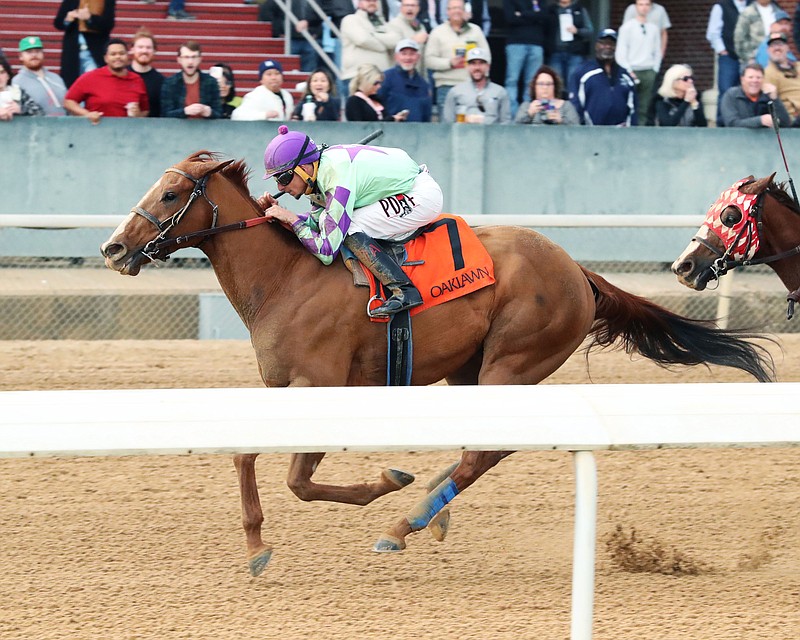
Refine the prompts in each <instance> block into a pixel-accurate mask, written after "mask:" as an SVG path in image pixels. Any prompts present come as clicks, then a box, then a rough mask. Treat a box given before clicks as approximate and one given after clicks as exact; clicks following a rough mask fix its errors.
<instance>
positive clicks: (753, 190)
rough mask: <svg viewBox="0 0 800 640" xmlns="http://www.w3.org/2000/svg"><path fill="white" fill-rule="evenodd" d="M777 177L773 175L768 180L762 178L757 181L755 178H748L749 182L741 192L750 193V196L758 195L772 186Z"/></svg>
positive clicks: (740, 189) (740, 188)
mask: <svg viewBox="0 0 800 640" xmlns="http://www.w3.org/2000/svg"><path fill="white" fill-rule="evenodd" d="M774 177H775V174H774V173H773V174H772V175H771V176H767V177H766V178H760V179H758V180H756V179H755V178H754V177H753V176H748V177H747V182H745V183H744V184H743V185H742V186H741V187H739V191H741V192H742V193H749V194H757V193H761V192H762V191H764V190H765V189H766V188H767V187H768V186H769V185H770V184H772V179H773V178H774Z"/></svg>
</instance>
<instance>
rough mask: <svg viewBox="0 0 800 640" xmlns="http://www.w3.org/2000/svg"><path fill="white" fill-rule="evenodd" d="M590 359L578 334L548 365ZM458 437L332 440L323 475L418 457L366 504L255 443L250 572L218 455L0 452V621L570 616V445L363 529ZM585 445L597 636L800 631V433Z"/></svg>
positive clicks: (73, 363)
mask: <svg viewBox="0 0 800 640" xmlns="http://www.w3.org/2000/svg"><path fill="white" fill-rule="evenodd" d="M780 338H781V341H782V343H783V347H784V349H785V352H786V356H785V358H784V357H782V356H780V355H779V354H778V353H777V351H776V352H775V353H776V356H777V358H776V359H777V364H778V370H779V377H780V380H782V381H800V357H798V354H800V337H798V336H796V335H784V336H781V337H780ZM0 371H2V377H1V378H0V390H12V389H78V388H84V389H85V388H126V387H131V388H142V387H218V386H219V387H224V386H230V387H237V386H258V385H259V380H258V376H257V370H256V366H255V361H254V358H253V356H252V354H251V351H250V346H249V344H248V343H244V342H241V343H240V342H214V343H209V342H202V343H201V342H193V341H176V342H69V341H64V342H25V343H19V342H0ZM590 374H591V377H592V381H594V382H596V383H606V382H699V381H709V380H714V381H719V382H727V381H743V380H745V379H746V378H745V377H744V376H743V375H740V374H734V373H729V372H726V371H721V370H715V371H712V372H709V371H707V370H705V369H694V370H690V371H688V372H687V371H681V372H673V373H670V372H665V371H662V370H660V369H658V368H656V367H654V366H652V365H651V364H650V363H647V362H643V361H636V362H631V361H630V360H629V359H628V357H627V356H625V355H624V354H619V353H602V354H594V355H593V356H591V358H590ZM588 381H589V379H588V377H587V375H586V366H585V361H584V360H583V358H582V356H575V357H573V359H571V360H570V361H569V362H568V363H567V364H566V365H565V367H564V368H563V369H562V371H560V372H559V373H558V374H557V375H556V376H554V377H553V378H552V379H551V380H550V382H553V383H576V382H588ZM709 402H710V403H713V402H714V398H709ZM142 409H143V411H145V410H146V407H143V408H142ZM408 413H409V415H413V410H409V411H408ZM231 416H232V419H235V407H231ZM113 420H114V416H113V415H110V416H109V422H111V421H113ZM751 426H752V428H753V429H758V425H757V424H753V425H751ZM456 458H457V454H455V453H445V454H404V455H389V454H373V455H357V454H339V455H331V456H329V457H328V458H326V459H325V461H324V462H323V464H322V465H321V466H320V469H319V471H318V472H317V476H316V477H318V478H319V479H320V480H321V481H326V482H331V483H350V482H357V481H362V480H368V479H374V478H377V476H378V474H379V473H380V470H381V468H382V467H383V466H386V465H389V464H392V465H394V466H398V467H400V468H402V469H407V470H409V471H412V472H414V473H415V474H417V477H418V481H417V482H416V483H415V484H412V485H411V486H410V487H408V488H407V489H405V490H404V491H401V492H398V493H394V494H390V495H389V496H387V497H385V498H384V499H383V500H380V501H378V502H376V503H373V504H372V505H369V506H367V507H361V508H359V507H352V506H346V505H338V504H328V503H303V502H300V501H299V500H297V499H296V498H294V496H293V495H292V494H291V493H290V492H289V490H288V488H287V487H286V485H285V484H284V478H285V475H286V469H287V466H288V456H285V455H275V456H261V457H260V458H259V467H258V470H259V478H260V490H261V498H262V503H263V505H264V510H265V518H266V521H265V539H266V540H268V541H269V542H270V543H271V544H273V545H274V547H275V555H274V556H273V559H272V562H271V564H270V565H269V567H268V568H267V570H266V572H265V573H264V574H263V575H262V576H261V577H259V578H251V577H250V576H249V574H248V572H247V568H246V565H245V557H244V536H243V533H242V531H241V526H240V511H239V498H238V489H237V482H236V476H235V472H234V469H233V465H232V464H231V461H230V458H229V457H227V456H185V457H176V456H164V457H156V456H153V457H131V458H85V459H44V460H0V493H1V494H2V496H3V499H2V502H1V503H0V504H1V505H2V506H0V540H2V543H0V544H1V545H2V546H1V547H0V549H2V557H1V558H0V593H1V594H2V596H1V597H0V638H1V639H3V640H7V639H20V640H22V639H25V640H39V639H41V640H45V639H55V638H75V639H81V640H83V639H88V638H91V639H96V638H97V639H114V640H116V639H144V638H147V639H154V640H155V639H158V640H172V639H179V638H198V639H209V640H212V639H214V640H226V639H229V638H230V639H232V638H265V639H280V640H300V639H303V640H306V639H308V638H319V639H322V640H325V639H329V638H330V639H339V638H341V639H354V640H355V639H390V638H391V639H393V640H395V639H397V640H403V639H406V638H408V639H411V638H442V639H445V640H449V639H454V640H456V639H457V640H467V639H506V640H518V639H520V638H535V639H536V640H556V639H558V640H561V639H564V638H568V637H569V612H570V588H571V570H572V567H571V557H572V519H573V480H574V478H573V472H572V461H571V457H570V455H569V454H566V453H525V454H517V455H514V456H512V457H511V458H509V459H508V460H506V461H504V462H502V463H501V464H500V465H499V466H498V467H497V468H495V469H494V470H492V471H491V472H489V473H488V474H487V475H486V476H485V477H484V478H483V479H482V480H481V481H480V482H479V483H478V484H476V485H475V486H474V487H472V488H470V489H469V490H468V491H466V492H465V493H464V494H462V495H461V496H459V497H458V498H457V499H456V501H455V502H454V504H453V522H452V528H451V531H450V534H449V537H448V539H447V540H446V541H445V542H444V543H443V544H440V543H437V542H435V541H434V540H433V539H432V538H431V537H430V535H428V533H427V532H424V531H423V532H421V533H419V534H417V535H416V536H413V537H410V538H409V548H408V549H407V550H406V551H405V552H404V553H402V554H397V555H378V554H373V553H372V552H371V551H370V547H371V545H372V543H373V541H374V540H375V538H376V537H377V536H378V534H379V533H380V532H381V531H382V529H383V528H384V527H385V526H386V525H387V524H388V523H390V522H392V521H394V520H395V519H396V518H397V517H398V516H400V515H402V514H403V513H405V512H406V511H407V510H408V508H409V507H410V506H411V505H412V504H414V503H415V502H416V501H417V500H418V499H419V498H420V497H421V495H422V491H423V489H422V485H423V483H424V482H425V481H426V480H427V478H429V477H430V476H431V475H433V474H434V473H435V472H436V471H438V470H439V469H441V468H443V467H445V466H447V465H448V464H449V463H450V462H452V461H454V460H455V459H456ZM597 461H598V472H599V481H600V502H599V514H598V545H597V576H596V601H595V623H594V629H595V634H594V637H595V638H596V639H598V640H642V639H647V640H679V639H687V640H689V639H691V640H723V639H724V640H755V639H761V638H764V639H769V640H797V638H798V637H800V451H798V450H797V449H794V450H792V449H776V450H763V451H762V450H703V451H678V450H671V451H654V452H615V453H601V454H599V455H598V456H597Z"/></svg>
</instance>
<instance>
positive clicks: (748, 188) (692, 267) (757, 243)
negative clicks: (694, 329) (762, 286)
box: [672, 173, 800, 318]
mask: <svg viewBox="0 0 800 640" xmlns="http://www.w3.org/2000/svg"><path fill="white" fill-rule="evenodd" d="M774 177H775V174H774V173H773V174H772V175H771V176H768V177H766V178H761V179H760V180H756V179H755V178H753V176H748V177H747V178H744V179H743V180H740V181H739V182H737V183H736V184H734V185H733V186H732V187H731V188H730V189H728V190H726V191H725V192H724V193H723V194H722V195H721V196H720V198H719V199H718V200H717V202H716V203H714V205H712V207H711V208H710V209H709V211H708V213H707V214H706V219H705V221H704V222H703V225H702V226H701V227H700V229H699V230H698V232H697V234H696V235H695V237H694V238H693V239H692V241H691V242H690V243H689V245H688V246H687V247H686V249H684V251H683V253H682V254H681V255H680V256H679V257H678V259H677V260H675V262H673V263H672V271H673V273H675V275H676V276H678V280H679V281H680V282H681V283H682V284H684V285H686V286H687V287H689V288H690V289H696V290H697V291H702V290H703V289H705V288H706V286H707V285H708V283H709V282H710V281H711V280H716V279H718V278H720V277H721V276H723V275H724V274H725V273H726V272H727V271H729V270H731V269H735V268H737V267H745V266H749V265H754V264H768V265H769V266H770V267H771V268H772V269H773V271H775V273H777V274H778V277H779V278H780V279H781V281H782V282H783V284H784V285H786V288H787V289H788V290H789V294H788V295H787V300H788V302H789V311H788V314H787V315H788V317H790V318H791V317H792V315H793V313H794V304H795V303H796V302H798V300H800V206H798V205H797V203H796V202H795V201H794V200H793V199H792V197H791V196H790V195H789V194H788V193H787V192H786V190H785V189H784V187H783V186H781V185H778V184H776V183H775V182H774V181H773V179H774Z"/></svg>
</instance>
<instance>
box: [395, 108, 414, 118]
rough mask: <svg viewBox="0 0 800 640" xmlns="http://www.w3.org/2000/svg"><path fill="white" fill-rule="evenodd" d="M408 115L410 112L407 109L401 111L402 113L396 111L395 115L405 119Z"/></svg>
mask: <svg viewBox="0 0 800 640" xmlns="http://www.w3.org/2000/svg"><path fill="white" fill-rule="evenodd" d="M409 113H411V112H410V111H409V110H408V109H403V110H402V111H398V112H397V115H398V116H402V117H404V118H407V117H408V114H409Z"/></svg>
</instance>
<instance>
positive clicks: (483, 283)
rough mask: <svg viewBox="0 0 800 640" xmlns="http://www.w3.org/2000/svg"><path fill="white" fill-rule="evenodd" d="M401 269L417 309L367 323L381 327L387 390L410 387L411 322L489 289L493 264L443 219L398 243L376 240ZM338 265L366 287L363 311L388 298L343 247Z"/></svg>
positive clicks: (450, 219)
mask: <svg viewBox="0 0 800 640" xmlns="http://www.w3.org/2000/svg"><path fill="white" fill-rule="evenodd" d="M377 242H378V243H380V245H381V246H382V247H383V248H384V250H386V251H387V252H388V253H389V254H390V255H391V256H392V257H393V258H394V259H395V260H396V261H397V263H398V264H399V265H400V266H401V267H402V268H403V271H405V272H406V274H407V275H408V277H409V278H410V279H411V281H412V282H413V283H414V285H415V286H416V287H417V289H419V292H420V293H421V294H422V299H423V304H422V305H421V306H418V307H415V308H413V309H410V310H406V311H404V312H402V313H398V314H395V315H394V316H392V317H391V318H385V317H377V318H375V317H372V316H370V315H369V312H368V311H367V315H368V316H369V318H370V320H371V321H372V322H386V323H388V327H387V342H388V353H387V372H386V380H387V382H386V384H387V385H388V386H408V385H409V384H411V373H412V368H413V367H412V354H413V338H412V330H411V316H414V315H416V314H417V313H421V312H422V311H424V310H426V309H430V308H431V307H434V306H436V305H439V304H443V303H445V302H448V301H450V300H454V299H456V298H460V297H461V296H465V295H467V294H469V293H472V292H474V291H478V290H479V289H482V288H483V287H488V286H489V285H492V284H494V282H495V279H494V263H493V262H492V258H491V256H490V255H489V252H488V251H486V248H485V247H484V246H483V244H482V243H481V241H480V240H479V239H478V236H477V235H476V234H475V232H474V231H473V230H472V229H471V228H470V226H469V225H468V224H467V223H466V222H465V221H464V220H463V219H462V218H460V217H458V216H453V215H447V214H443V215H441V216H439V217H438V218H437V219H436V220H434V221H433V222H431V223H430V224H427V225H425V226H424V227H422V228H420V229H419V230H418V231H417V232H416V233H414V235H413V236H411V237H410V238H408V239H407V240H404V241H402V242H392V241H389V240H378V241H377ZM341 251H342V259H343V260H344V263H345V265H346V266H347V268H348V269H349V270H350V272H351V273H352V274H353V284H354V285H355V286H362V287H369V289H370V298H369V302H368V303H367V309H371V308H375V307H377V306H379V305H380V304H381V302H382V300H385V299H386V298H387V297H389V296H390V295H391V292H389V291H384V290H383V285H382V284H381V283H380V282H378V280H376V278H375V276H373V275H372V273H371V272H370V271H369V270H368V269H367V268H366V267H364V266H363V265H362V264H361V263H360V262H359V260H358V258H356V257H355V255H353V253H352V252H351V251H349V250H348V249H347V248H346V247H344V246H343V247H342V249H341Z"/></svg>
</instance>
